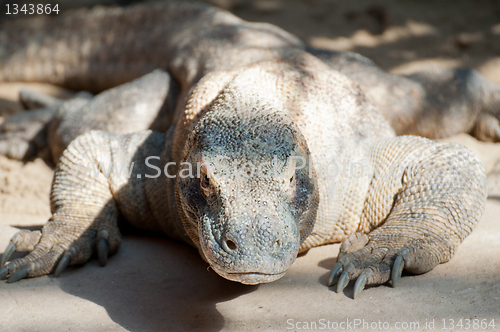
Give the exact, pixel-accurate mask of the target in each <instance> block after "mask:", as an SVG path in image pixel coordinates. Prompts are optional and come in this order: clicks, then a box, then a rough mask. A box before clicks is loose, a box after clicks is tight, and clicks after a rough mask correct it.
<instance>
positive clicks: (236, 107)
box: [177, 93, 318, 285]
mask: <svg viewBox="0 0 500 332" xmlns="http://www.w3.org/2000/svg"><path fill="white" fill-rule="evenodd" d="M253 98H254V99H259V98H255V96H253ZM242 99H243V101H242ZM244 99H245V98H241V96H240V98H231V96H229V95H228V94H227V93H226V94H224V93H222V94H221V96H219V98H218V100H215V101H214V103H213V104H212V106H211V109H210V110H209V111H208V112H207V113H206V114H205V115H204V116H203V118H202V119H201V120H200V121H199V122H198V123H197V125H196V126H195V128H194V130H193V132H192V133H191V134H190V136H189V138H188V140H187V142H186V145H185V149H184V152H183V161H182V163H181V165H180V166H179V173H178V180H177V181H178V182H177V195H178V196H177V200H178V203H179V205H180V206H181V209H182V211H183V223H184V228H185V230H186V232H187V234H188V235H189V237H190V238H191V240H192V241H193V242H194V243H195V244H196V245H197V246H198V248H199V249H200V251H201V252H202V254H203V255H204V257H205V259H206V260H207V261H208V263H209V264H210V266H211V267H212V268H213V269H214V271H216V272H217V273H218V274H219V275H221V276H222V277H224V278H226V279H229V280H233V281H238V282H241V283H244V284H252V285H253V284H259V283H266V282H271V281H274V280H276V279H279V278H280V277H282V276H283V275H284V274H285V272H286V271H287V270H288V269H289V268H290V266H291V265H292V263H293V262H294V260H295V258H296V257H297V253H298V250H299V246H300V243H301V240H302V239H304V238H305V237H306V236H307V235H308V234H310V231H311V229H310V228H312V227H311V225H312V222H311V220H313V219H314V218H315V213H316V210H317V202H318V199H317V190H316V189H315V174H314V172H312V171H311V172H310V171H309V167H308V165H307V161H308V160H309V149H308V147H307V143H306V141H305V139H304V137H303V136H302V133H301V132H300V130H299V129H298V127H297V126H296V125H295V124H294V123H293V122H292V120H291V119H290V117H289V116H288V115H286V114H285V113H284V112H281V110H279V109H276V105H273V103H269V102H260V101H259V100H257V101H255V100H251V101H250V100H246V102H245V100H244ZM190 172H191V175H192V176H190Z"/></svg>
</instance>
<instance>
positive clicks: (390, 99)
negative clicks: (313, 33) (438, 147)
mask: <svg viewBox="0 0 500 332" xmlns="http://www.w3.org/2000/svg"><path fill="white" fill-rule="evenodd" d="M309 52H311V53H312V54H314V55H315V56H317V57H318V58H320V59H321V60H323V61H324V62H325V63H327V64H328V65H329V66H330V67H332V68H334V69H335V70H338V71H340V72H341V73H343V74H344V75H346V76H348V77H349V78H351V79H352V80H354V81H355V82H357V83H358V84H359V85H360V87H361V88H362V90H363V91H364V92H365V94H366V95H367V96H368V98H369V99H370V100H371V101H372V102H373V103H374V104H375V105H377V107H378V108H379V109H380V111H381V113H382V115H383V116H384V117H385V118H386V120H387V121H389V123H390V124H391V126H392V128H393V129H394V131H395V132H396V134H397V135H418V136H424V137H428V138H443V137H448V136H451V135H454V134H458V133H469V132H472V133H474V135H475V136H476V137H477V138H478V139H480V140H483V141H500V124H499V122H498V120H497V119H500V85H497V84H494V83H492V82H489V81H488V80H487V79H485V78H484V77H483V76H481V75H480V74H479V73H478V72H476V71H475V70H472V69H448V68H441V67H436V66H433V67H429V68H426V69H423V70H419V71H416V72H414V73H412V74H408V75H391V74H389V73H386V72H385V71H383V70H382V69H380V68H379V67H377V66H376V65H375V64H374V63H373V61H371V60H369V59H367V58H365V57H363V56H361V55H359V54H356V53H350V52H332V51H325V50H315V49H310V50H309Z"/></svg>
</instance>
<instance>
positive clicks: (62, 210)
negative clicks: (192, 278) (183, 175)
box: [0, 131, 169, 282]
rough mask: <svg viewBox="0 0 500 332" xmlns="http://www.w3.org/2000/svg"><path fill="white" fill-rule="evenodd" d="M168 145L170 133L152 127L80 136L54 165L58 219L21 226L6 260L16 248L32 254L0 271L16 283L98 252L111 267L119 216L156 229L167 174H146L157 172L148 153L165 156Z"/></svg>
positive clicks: (117, 240)
mask: <svg viewBox="0 0 500 332" xmlns="http://www.w3.org/2000/svg"><path fill="white" fill-rule="evenodd" d="M164 147H165V135H164V134H161V133H157V132H152V131H143V132H139V133H134V134H129V135H114V134H110V133H106V132H102V131H91V132H89V133H86V134H84V135H81V136H79V137H78V138H77V139H75V140H74V141H73V142H72V143H71V144H70V145H69V146H68V148H67V149H66V150H65V151H64V153H63V155H62V157H61V159H60V161H59V163H58V165H57V168H56V171H55V175H54V180H53V185H52V191H51V211H52V217H51V218H50V220H49V221H48V222H47V224H46V225H45V226H44V227H43V229H42V232H41V234H40V232H38V231H36V232H29V231H21V232H19V233H18V234H16V235H14V237H13V238H12V240H11V242H10V244H9V246H8V247H7V249H6V251H5V254H4V255H3V256H2V263H5V262H6V261H7V260H8V259H9V256H10V254H11V253H12V252H14V251H30V252H29V254H28V255H27V256H25V257H23V258H19V259H16V260H13V261H11V262H9V263H8V264H7V265H5V266H4V267H3V268H2V269H1V270H0V277H2V278H3V277H5V276H7V277H9V279H8V281H9V282H13V281H17V280H19V279H22V278H24V277H36V276H41V275H46V274H50V273H53V272H56V275H58V274H60V273H61V272H62V270H63V269H64V268H65V267H66V266H67V265H73V264H83V263H85V262H86V261H87V260H89V259H90V257H91V255H92V254H93V253H94V252H97V254H98V257H99V261H100V263H101V264H102V265H105V264H106V262H107V256H108V252H109V253H113V252H115V251H116V250H117V249H118V247H119V245H120V241H121V237H120V232H119V229H118V217H119V215H122V216H123V217H124V218H125V219H126V220H127V221H130V222H132V223H134V225H135V226H139V227H141V228H144V229H149V230H155V231H158V230H159V229H158V226H157V224H156V219H155V217H154V216H153V212H151V211H150V208H149V207H150V206H160V207H161V205H159V204H163V205H166V204H167V203H166V199H165V196H166V186H165V185H164V181H165V178H164V177H157V178H153V177H152V176H150V177H147V176H145V174H148V173H151V171H153V175H154V169H153V170H152V169H150V168H148V167H147V165H146V163H145V158H147V157H148V156H161V155H162V152H163V151H164ZM158 159H159V158H158ZM160 181H163V182H161V183H160ZM160 210H161V211H163V212H165V211H168V209H167V208H161V209H160ZM163 214H165V215H167V216H165V218H167V217H169V216H168V213H163ZM57 264H58V265H57ZM56 267H57V268H56Z"/></svg>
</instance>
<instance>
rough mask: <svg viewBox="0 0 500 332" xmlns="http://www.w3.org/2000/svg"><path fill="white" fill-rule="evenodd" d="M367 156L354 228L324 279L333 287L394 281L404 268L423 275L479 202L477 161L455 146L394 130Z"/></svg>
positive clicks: (453, 245) (444, 256)
mask: <svg viewBox="0 0 500 332" xmlns="http://www.w3.org/2000/svg"><path fill="white" fill-rule="evenodd" d="M370 159H371V162H372V163H373V165H374V167H375V170H376V171H375V175H374V177H373V178H372V181H371V184H370V189H369V192H368V196H367V199H366V201H365V206H364V209H363V214H362V217H361V223H360V226H359V228H358V232H359V233H355V234H352V235H351V236H350V237H349V238H348V239H347V240H345V241H344V242H343V243H342V245H341V248H340V253H339V257H338V262H337V264H336V265H335V267H334V268H333V270H332V273H331V274H330V279H329V285H333V284H335V283H337V291H338V292H340V291H342V290H343V289H344V288H345V287H346V285H347V283H348V282H349V280H354V279H357V281H356V284H355V286H354V296H357V295H358V294H359V292H360V291H361V290H362V289H363V288H364V286H365V285H367V284H381V283H385V282H387V281H389V280H390V279H392V283H393V286H395V285H396V284H397V283H398V280H399V278H400V277H401V272H402V270H403V268H404V269H406V270H407V271H409V272H412V273H425V272H428V271H430V270H432V269H433V268H434V267H435V266H436V265H438V264H440V263H445V262H447V261H448V260H449V259H450V258H451V257H452V256H453V254H454V253H455V251H456V249H457V247H458V245H459V244H460V243H461V242H462V241H463V240H464V239H465V237H467V235H469V234H470V232H471V231H472V229H473V228H474V226H475V225H476V223H477V222H478V221H479V218H480V217H481V215H482V212H483V211H484V207H485V203H486V176H485V173H484V169H483V167H482V164H481V162H480V161H479V159H478V158H477V156H475V154H474V153H473V152H472V151H470V150H468V149H467V148H465V147H463V146H461V145H459V144H455V143H436V142H433V141H430V140H428V139H425V138H420V137H414V136H401V137H396V138H392V139H389V140H384V141H380V142H378V143H376V144H375V145H374V146H372V147H371V149H370ZM367 233H368V234H367Z"/></svg>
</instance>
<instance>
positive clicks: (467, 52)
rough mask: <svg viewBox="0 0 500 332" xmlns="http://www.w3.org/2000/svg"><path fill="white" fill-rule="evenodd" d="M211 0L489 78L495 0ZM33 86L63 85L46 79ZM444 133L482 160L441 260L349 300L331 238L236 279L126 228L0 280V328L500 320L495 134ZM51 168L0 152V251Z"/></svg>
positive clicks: (387, 59)
mask: <svg viewBox="0 0 500 332" xmlns="http://www.w3.org/2000/svg"><path fill="white" fill-rule="evenodd" d="M82 2H87V3H95V2H96V1H91V0H89V1H82ZM121 2H122V3H123V1H121ZM210 2H211V3H215V4H217V5H219V6H222V7H225V8H228V9H231V10H233V11H234V12H235V13H236V14H237V15H239V16H242V17H243V18H245V19H248V20H253V21H267V22H271V23H274V24H277V25H279V26H281V27H283V28H285V29H286V30H288V31H291V32H293V33H295V34H297V35H298V36H299V37H300V38H302V39H303V40H304V41H305V42H306V43H308V44H309V45H312V46H314V47H322V48H329V49H340V50H349V51H355V52H360V53H362V54H363V55H366V56H368V57H370V58H372V59H374V60H375V61H376V62H377V63H378V64H379V65H380V66H382V67H383V68H384V69H386V70H389V71H392V72H401V71H405V70H410V69H411V68H415V67H418V66H422V65H429V64H441V65H445V66H452V67H456V66H468V67H473V68H476V69H477V70H478V71H480V72H481V73H482V74H483V75H485V76H486V77H488V78H489V79H490V80H492V81H494V82H498V83H500V2H499V1H486V0H481V1H448V0H442V1H417V0H415V1H409V0H400V1H389V0H387V1H383V0H380V1H364V0H363V1H362V0H358V1H352V0H351V1H348V0H336V1H333V0H332V1H327V0H308V1H298V0H297V1H277V0H269V1H258V0H256V1H250V0H239V1H238V0H212V1H210ZM61 3H62V4H64V3H69V2H68V1H61ZM107 3H116V1H111V0H110V1H108V2H107ZM0 18H2V17H1V16H0ZM3 18H5V16H4V17H3ZM18 89H19V85H14V86H12V85H9V86H5V85H0V122H1V121H2V117H1V115H2V114H3V115H4V116H6V115H8V114H11V113H14V112H18V111H20V110H21V107H20V105H19V104H18V103H17V101H16V99H17V97H16V96H17V93H16V91H17V90H18ZM36 89H38V90H43V91H45V92H48V93H50V94H53V95H60V94H61V93H62V94H63V95H64V92H61V91H60V90H59V89H57V88H53V87H46V86H43V87H37V88H36ZM449 140H453V141H458V142H461V143H463V144H465V145H467V146H469V147H471V148H472V149H474V150H475V151H476V152H477V153H478V154H479V155H480V157H481V159H482V160H483V162H484V164H485V168H486V170H487V171H488V172H489V173H491V175H490V178H489V184H490V199H489V200H488V203H487V208H486V212H485V214H484V217H483V220H482V221H481V223H480V224H479V225H478V226H477V228H476V230H475V231H474V232H473V233H472V235H471V236H470V237H469V238H467V239H466V241H465V242H464V243H463V245H462V246H461V247H460V248H459V250H458V252H457V254H456V256H455V257H454V258H453V259H452V260H451V261H450V262H449V263H447V264H444V265H440V266H438V267H437V268H435V269H434V270H433V271H431V272H429V273H427V274H425V275H422V276H407V277H405V278H403V280H402V282H401V286H400V287H398V288H396V289H393V288H391V287H390V285H382V286H378V287H370V288H368V289H366V290H365V291H364V292H363V293H362V295H361V296H359V297H358V298H357V299H356V300H353V299H352V285H351V286H349V287H347V289H346V290H345V292H344V293H343V294H337V293H335V292H334V291H333V290H331V289H328V288H327V287H326V279H327V276H328V273H329V270H330V269H331V268H332V267H333V265H334V264H335V262H336V258H335V257H336V255H337V253H338V245H331V246H324V247H321V248H316V249H313V250H311V251H310V252H309V253H308V254H307V255H305V256H303V257H300V258H298V259H297V261H296V263H295V264H294V265H293V267H292V269H291V270H290V272H289V273H287V274H286V275H285V276H284V277H283V278H282V279H280V280H278V281H276V282H273V283H271V284H265V285H260V286H244V285H240V284H237V283H234V282H230V281H227V280H224V279H222V278H220V277H219V276H217V275H216V274H215V273H214V272H213V271H212V270H210V269H207V265H206V263H204V262H203V261H202V260H201V259H200V258H199V257H198V254H197V252H196V251H195V250H193V249H191V248H188V247H186V246H184V245H181V244H177V243H172V242H171V241H169V240H168V239H165V238H162V237H155V236H151V235H150V234H139V235H137V234H132V233H130V232H129V233H126V234H125V235H124V240H123V243H122V245H121V247H120V250H119V251H118V253H117V254H116V255H115V256H113V257H112V258H111V259H110V260H109V263H108V266H107V267H106V268H101V267H99V265H98V263H97V262H96V261H95V260H92V261H91V262H89V263H87V264H86V265H85V266H84V267H82V268H72V269H68V271H67V272H65V273H64V274H63V275H62V276H61V277H60V278H53V277H52V276H49V277H41V278H35V279H29V280H22V281H20V282H18V283H14V284H6V283H3V282H1V283H0V298H1V299H2V301H1V302H0V313H1V318H0V330H1V331H67V330H74V331H97V330H100V331H123V330H131V331H170V330H172V331H180V330H200V331H218V330H227V331H235V330H238V331H254V330H262V331H268V330H299V329H307V328H309V329H310V330H315V329H317V330H320V329H321V328H322V327H323V325H322V323H324V324H328V323H327V322H330V325H326V326H325V328H327V327H331V328H332V329H333V328H335V327H336V329H337V330H340V329H342V330H346V329H347V330H351V329H357V330H365V331H366V330H381V331H385V330H401V329H405V330H437V329H441V328H443V327H445V328H447V329H452V328H453V326H452V324H455V328H454V329H453V330H466V329H467V330H470V329H475V330H478V329H479V330H483V328H484V327H485V328H486V329H489V330H492V329H493V326H492V325H491V323H492V321H493V320H494V323H495V328H496V329H500V277H499V272H500V259H499V257H500V223H499V222H498V216H499V215H500V201H499V198H500V180H499V179H500V176H499V175H498V174H500V167H499V166H498V165H497V164H498V163H497V162H498V160H499V159H500V144H492V143H479V142H477V141H475V140H474V139H473V138H471V137H470V136H467V135H459V136H456V137H453V138H451V139H449ZM52 174H53V170H52V168H51V166H50V164H49V165H48V164H47V163H46V162H44V161H43V160H42V159H36V160H34V161H33V162H29V163H26V164H23V163H21V162H17V161H12V160H8V159H6V158H4V157H1V156H0V252H1V250H3V248H5V246H6V245H7V243H8V240H9V239H10V237H11V236H12V235H13V234H14V233H15V232H16V231H17V230H18V228H19V227H28V226H29V227H40V226H41V225H43V224H44V223H45V222H46V220H47V219H48V217H49V216H50V211H49V205H48V197H49V189H50V183H51V180H52ZM460 319H462V320H461V321H460ZM475 319H477V320H479V321H474V320H475ZM358 320H359V321H358ZM363 320H364V321H363ZM460 322H461V323H462V325H461V326H460V325H458V324H460ZM477 322H479V325H474V323H477ZM481 322H483V326H482V327H483V328H482V327H481ZM312 323H315V324H316V326H314V325H313V324H312ZM355 323H361V325H354V324H355ZM363 323H364V325H363ZM410 323H411V324H413V325H410ZM444 323H445V325H443V324H444ZM468 323H470V325H467V324H468ZM484 323H486V325H484ZM297 324H298V325H297ZM304 324H307V325H304ZM336 324H338V325H336ZM343 324H345V325H343ZM366 324H368V325H366ZM398 324H399V325H398ZM416 324H418V326H417V325H416Z"/></svg>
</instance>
